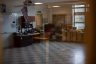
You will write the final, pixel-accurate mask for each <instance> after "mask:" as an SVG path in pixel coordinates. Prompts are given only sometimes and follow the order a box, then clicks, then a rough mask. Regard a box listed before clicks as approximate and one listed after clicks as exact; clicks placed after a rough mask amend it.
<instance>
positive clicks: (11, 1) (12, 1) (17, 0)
mask: <svg viewBox="0 0 96 64" xmlns="http://www.w3.org/2000/svg"><path fill="white" fill-rule="evenodd" d="M24 1H25V0H7V1H6V0H3V3H5V4H6V5H7V6H16V5H23V2H24ZM32 1H33V2H41V3H45V4H46V3H50V4H51V3H58V2H59V3H60V2H61V3H62V2H63V3H68V2H77V1H79V0H32Z"/></svg>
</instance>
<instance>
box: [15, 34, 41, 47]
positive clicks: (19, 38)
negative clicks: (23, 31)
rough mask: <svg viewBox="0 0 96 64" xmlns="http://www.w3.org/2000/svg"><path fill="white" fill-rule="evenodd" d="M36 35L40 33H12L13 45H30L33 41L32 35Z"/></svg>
mask: <svg viewBox="0 0 96 64" xmlns="http://www.w3.org/2000/svg"><path fill="white" fill-rule="evenodd" d="M37 35H40V33H32V34H28V35H19V34H17V35H14V46H15V47H23V46H28V45H31V44H32V43H33V37H34V36H37Z"/></svg>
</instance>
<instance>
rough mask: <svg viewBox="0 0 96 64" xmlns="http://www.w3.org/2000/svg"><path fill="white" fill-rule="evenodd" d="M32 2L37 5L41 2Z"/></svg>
mask: <svg viewBox="0 0 96 64" xmlns="http://www.w3.org/2000/svg"><path fill="white" fill-rule="evenodd" d="M34 4H36V5H39V4H43V3H40V2H37V3H34Z"/></svg>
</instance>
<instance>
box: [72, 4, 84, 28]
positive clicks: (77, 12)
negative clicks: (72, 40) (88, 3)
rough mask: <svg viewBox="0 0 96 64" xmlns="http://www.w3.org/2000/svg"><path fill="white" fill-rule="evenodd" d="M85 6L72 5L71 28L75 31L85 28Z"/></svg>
mask: <svg viewBox="0 0 96 64" xmlns="http://www.w3.org/2000/svg"><path fill="white" fill-rule="evenodd" d="M84 13H85V5H73V6H72V15H73V27H76V28H77V29H84V27H85V15H84Z"/></svg>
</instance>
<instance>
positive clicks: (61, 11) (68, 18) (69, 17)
mask: <svg viewBox="0 0 96 64" xmlns="http://www.w3.org/2000/svg"><path fill="white" fill-rule="evenodd" d="M49 12H50V13H48V14H49V22H50V23H52V15H53V14H65V15H66V19H65V21H66V22H67V24H70V23H71V22H72V7H71V5H65V6H62V7H59V8H49Z"/></svg>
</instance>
